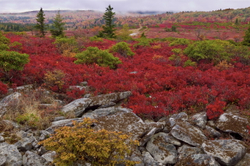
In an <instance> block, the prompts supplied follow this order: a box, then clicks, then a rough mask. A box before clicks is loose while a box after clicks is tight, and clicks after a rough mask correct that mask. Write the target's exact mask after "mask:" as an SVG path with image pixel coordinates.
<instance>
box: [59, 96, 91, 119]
mask: <svg viewBox="0 0 250 166" xmlns="http://www.w3.org/2000/svg"><path fill="white" fill-rule="evenodd" d="M91 101H92V100H91V99H90V98H81V99H77V100H74V101H72V102H71V103H69V104H67V105H65V106H63V108H62V112H63V113H70V112H73V113H74V114H75V116H76V117H79V116H82V114H83V113H84V111H85V109H86V108H87V107H89V105H90V103H91Z"/></svg>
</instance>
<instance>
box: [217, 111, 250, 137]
mask: <svg viewBox="0 0 250 166" xmlns="http://www.w3.org/2000/svg"><path fill="white" fill-rule="evenodd" d="M249 123H250V122H249V120H248V119H247V118H245V117H243V116H241V115H238V114H236V113H232V112H229V113H224V114H222V115H221V116H220V117H219V119H218V121H217V122H216V127H217V128H218V129H220V130H222V131H224V132H230V133H231V132H232V133H238V134H240V135H241V136H242V137H244V136H248V129H247V125H249Z"/></svg>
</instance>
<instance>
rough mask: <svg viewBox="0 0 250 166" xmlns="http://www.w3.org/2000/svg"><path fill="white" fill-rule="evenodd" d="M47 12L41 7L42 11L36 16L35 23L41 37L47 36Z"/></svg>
mask: <svg viewBox="0 0 250 166" xmlns="http://www.w3.org/2000/svg"><path fill="white" fill-rule="evenodd" d="M44 16H45V14H44V12H43V9H42V8H41V9H40V11H39V12H38V13H37V15H36V17H37V19H36V21H37V23H36V25H35V28H36V29H37V30H38V31H39V36H40V37H44V36H45V33H46V28H45V23H44V21H45V17H44Z"/></svg>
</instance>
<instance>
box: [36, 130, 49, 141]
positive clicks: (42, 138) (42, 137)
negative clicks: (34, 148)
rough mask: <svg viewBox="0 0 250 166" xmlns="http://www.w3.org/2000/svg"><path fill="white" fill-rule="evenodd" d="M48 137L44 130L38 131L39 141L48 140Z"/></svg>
mask: <svg viewBox="0 0 250 166" xmlns="http://www.w3.org/2000/svg"><path fill="white" fill-rule="evenodd" d="M49 136H50V133H49V132H48V131H46V130H41V131H40V137H39V138H38V140H39V141H43V140H45V139H46V138H49Z"/></svg>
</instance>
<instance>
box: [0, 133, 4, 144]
mask: <svg viewBox="0 0 250 166" xmlns="http://www.w3.org/2000/svg"><path fill="white" fill-rule="evenodd" d="M2 142H4V137H3V136H1V135H0V143H2Z"/></svg>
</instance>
